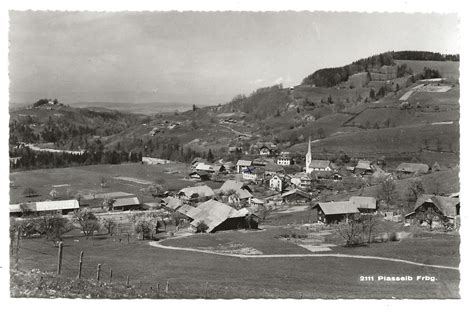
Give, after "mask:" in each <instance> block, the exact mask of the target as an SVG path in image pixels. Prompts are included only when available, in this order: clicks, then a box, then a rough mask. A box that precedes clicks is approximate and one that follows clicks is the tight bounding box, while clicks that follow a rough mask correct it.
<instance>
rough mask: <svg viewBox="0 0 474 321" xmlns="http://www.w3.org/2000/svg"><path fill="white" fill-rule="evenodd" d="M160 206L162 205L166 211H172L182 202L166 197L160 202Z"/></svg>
mask: <svg viewBox="0 0 474 321" xmlns="http://www.w3.org/2000/svg"><path fill="white" fill-rule="evenodd" d="M161 205H163V206H164V207H165V208H167V209H168V210H173V211H174V210H177V209H178V207H180V206H181V205H183V201H181V200H180V199H179V198H176V197H171V196H168V197H166V198H164V199H162V200H161Z"/></svg>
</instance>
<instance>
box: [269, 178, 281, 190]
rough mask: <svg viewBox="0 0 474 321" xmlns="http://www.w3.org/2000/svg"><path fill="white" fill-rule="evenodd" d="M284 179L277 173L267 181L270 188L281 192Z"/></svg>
mask: <svg viewBox="0 0 474 321" xmlns="http://www.w3.org/2000/svg"><path fill="white" fill-rule="evenodd" d="M283 186H284V180H283V178H281V177H280V176H278V175H275V176H273V177H272V178H271V179H270V181H269V187H270V189H272V190H274V191H277V192H281V191H283Z"/></svg>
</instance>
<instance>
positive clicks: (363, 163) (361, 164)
mask: <svg viewBox="0 0 474 321" xmlns="http://www.w3.org/2000/svg"><path fill="white" fill-rule="evenodd" d="M373 171H374V170H373V168H372V166H371V165H370V162H369V161H367V160H359V161H358V162H357V165H356V166H355V168H354V172H355V173H356V174H360V175H367V174H372V173H373Z"/></svg>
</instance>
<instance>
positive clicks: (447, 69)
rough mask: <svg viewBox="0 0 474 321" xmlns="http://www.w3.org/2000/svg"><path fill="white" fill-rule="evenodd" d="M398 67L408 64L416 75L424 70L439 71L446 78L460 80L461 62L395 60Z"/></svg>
mask: <svg viewBox="0 0 474 321" xmlns="http://www.w3.org/2000/svg"><path fill="white" fill-rule="evenodd" d="M395 62H396V63H397V64H398V65H401V64H406V65H407V67H408V68H411V69H412V70H413V72H414V73H415V74H417V73H421V72H423V68H425V67H427V68H431V69H437V70H438V71H439V72H440V73H441V76H442V77H444V78H454V79H459V61H426V60H395Z"/></svg>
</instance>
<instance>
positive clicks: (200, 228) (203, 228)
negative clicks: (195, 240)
mask: <svg viewBox="0 0 474 321" xmlns="http://www.w3.org/2000/svg"><path fill="white" fill-rule="evenodd" d="M208 228H209V226H207V225H206V223H204V221H199V223H198V224H197V226H196V233H205V232H206V231H207V229H208Z"/></svg>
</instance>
